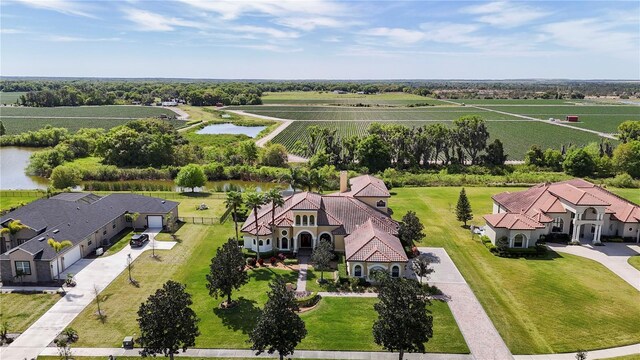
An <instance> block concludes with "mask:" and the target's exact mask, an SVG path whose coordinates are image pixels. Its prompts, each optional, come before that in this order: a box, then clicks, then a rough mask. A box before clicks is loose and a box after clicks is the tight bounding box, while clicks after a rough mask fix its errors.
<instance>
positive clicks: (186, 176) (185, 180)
mask: <svg viewBox="0 0 640 360" xmlns="http://www.w3.org/2000/svg"><path fill="white" fill-rule="evenodd" d="M206 182H207V176H206V175H205V174H204V170H202V167H201V166H200V165H196V164H189V165H186V166H183V167H182V169H180V172H178V176H177V177H176V185H178V186H180V187H186V188H191V192H194V191H195V188H197V187H200V186H204V184H205V183H206Z"/></svg>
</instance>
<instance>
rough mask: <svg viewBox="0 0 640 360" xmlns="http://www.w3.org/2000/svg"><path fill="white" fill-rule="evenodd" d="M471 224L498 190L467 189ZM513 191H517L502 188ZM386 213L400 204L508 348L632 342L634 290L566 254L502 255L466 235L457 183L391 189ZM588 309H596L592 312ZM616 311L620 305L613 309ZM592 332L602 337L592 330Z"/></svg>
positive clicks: (521, 350)
mask: <svg viewBox="0 0 640 360" xmlns="http://www.w3.org/2000/svg"><path fill="white" fill-rule="evenodd" d="M466 190H467V195H468V196H469V200H470V202H471V205H472V206H473V212H474V214H475V219H474V220H473V221H472V223H473V224H475V225H481V224H483V221H482V215H483V214H488V213H490V212H491V199H490V198H491V195H493V194H496V193H499V192H502V191H505V190H507V189H499V188H482V187H475V188H467V189H466ZM508 190H509V191H517V189H508ZM393 191H394V192H396V193H397V195H396V196H392V198H391V199H390V202H389V204H390V207H391V208H392V209H393V210H394V218H396V219H400V218H401V217H402V215H404V214H405V213H406V212H407V211H408V210H414V211H416V212H417V214H418V217H419V218H420V219H421V220H422V221H423V223H424V224H425V227H426V228H425V233H426V234H427V236H426V239H425V240H424V241H423V243H422V244H421V245H424V246H442V247H444V248H445V249H447V252H448V253H449V255H450V256H451V258H452V259H453V261H454V262H455V264H456V266H457V267H458V269H460V272H461V273H462V274H463V275H464V277H465V279H466V280H467V282H468V283H469V285H470V286H471V288H472V289H473V291H474V293H475V294H476V296H477V297H478V299H479V300H480V302H481V303H482V305H483V307H484V309H485V310H486V311H487V313H488V314H489V317H490V318H491V320H492V321H493V323H494V324H495V326H496V328H497V329H498V331H499V332H500V335H502V337H503V339H504V340H505V342H506V343H507V346H508V347H509V349H510V350H511V351H512V352H513V353H514V354H535V353H554V352H569V351H575V350H576V349H577V348H584V349H587V350H593V349H599V348H607V347H613V346H621V345H628V344H632V343H638V342H640V306H639V305H638V302H637V299H638V292H637V291H636V290H635V289H633V288H632V287H631V286H629V285H628V284H627V283H625V282H624V281H623V280H622V279H620V278H619V277H617V276H616V275H615V274H613V273H612V272H611V271H609V270H607V269H606V268H605V267H603V266H602V265H600V264H598V263H596V262H594V261H591V260H588V259H584V258H580V257H576V256H571V255H568V254H562V255H559V254H556V253H551V254H550V255H549V256H547V257H546V258H544V259H505V258H500V257H497V256H494V255H493V254H491V253H490V252H489V251H488V250H487V249H486V248H485V247H484V245H482V243H481V242H480V241H479V239H478V238H475V239H471V237H470V235H469V231H468V230H466V229H463V228H462V227H461V226H460V225H461V224H460V223H459V222H458V221H456V219H455V214H454V210H453V209H454V208H455V204H456V199H457V196H458V193H459V191H460V188H453V187H452V188H442V187H440V188H398V189H394V190H393ZM594 309H597V310H596V311H594ZM621 309H624V310H623V311H621ZM594 331H597V332H599V333H601V334H607V336H593V333H594Z"/></svg>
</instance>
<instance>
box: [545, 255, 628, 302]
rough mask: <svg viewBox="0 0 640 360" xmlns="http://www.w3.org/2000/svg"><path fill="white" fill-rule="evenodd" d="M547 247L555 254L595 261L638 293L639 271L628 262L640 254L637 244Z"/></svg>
mask: <svg viewBox="0 0 640 360" xmlns="http://www.w3.org/2000/svg"><path fill="white" fill-rule="evenodd" d="M547 246H549V248H551V249H552V250H553V251H556V252H562V253H567V254H572V255H577V256H582V257H585V258H588V259H591V260H595V261H597V262H599V263H600V264H602V265H604V266H605V267H607V269H609V270H611V271H613V273H614V274H616V275H618V276H619V277H621V278H622V280H624V281H626V282H628V283H629V284H630V285H631V286H633V287H634V288H636V289H637V290H638V291H640V271H639V270H638V269H636V268H634V267H633V266H631V264H629V261H628V260H629V258H630V257H631V256H635V255H639V254H640V245H638V244H624V243H605V244H604V246H592V245H591V244H584V243H583V244H582V246H575V245H563V244H552V243H548V244H547Z"/></svg>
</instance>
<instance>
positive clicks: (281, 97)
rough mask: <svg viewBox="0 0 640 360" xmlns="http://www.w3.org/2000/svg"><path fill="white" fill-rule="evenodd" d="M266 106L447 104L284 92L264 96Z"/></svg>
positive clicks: (405, 97)
mask: <svg viewBox="0 0 640 360" xmlns="http://www.w3.org/2000/svg"><path fill="white" fill-rule="evenodd" d="M262 102H263V103H264V104H289V105H294V104H340V105H350V104H359V103H360V104H370V105H386V106H405V105H409V104H418V103H421V104H422V103H427V104H430V105H445V104H446V103H445V102H442V101H439V100H436V99H433V98H429V97H425V96H419V95H414V94H406V93H402V92H397V93H382V94H366V95H365V94H352V93H349V94H334V93H333V92H326V91H325V92H318V91H284V92H265V93H263V94H262Z"/></svg>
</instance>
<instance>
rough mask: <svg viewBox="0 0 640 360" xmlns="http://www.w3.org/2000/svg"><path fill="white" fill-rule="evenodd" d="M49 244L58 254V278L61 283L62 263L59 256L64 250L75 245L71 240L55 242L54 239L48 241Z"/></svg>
mask: <svg viewBox="0 0 640 360" xmlns="http://www.w3.org/2000/svg"><path fill="white" fill-rule="evenodd" d="M47 244H49V246H51V247H52V248H53V251H55V252H56V269H57V274H56V277H57V279H58V281H60V261H59V260H58V254H60V251H62V250H64V249H65V248H67V247H69V246H73V243H72V242H71V241H69V240H63V241H55V240H54V239H49V240H47Z"/></svg>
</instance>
